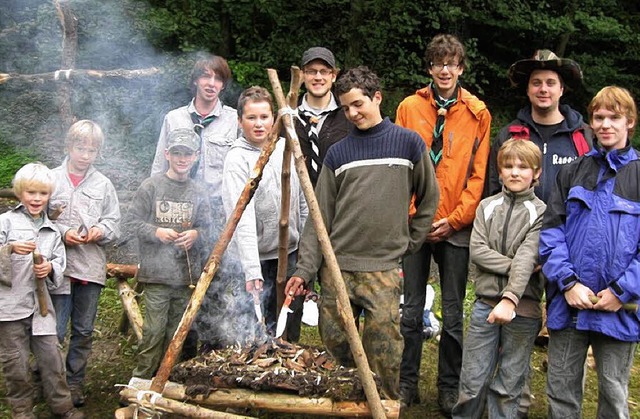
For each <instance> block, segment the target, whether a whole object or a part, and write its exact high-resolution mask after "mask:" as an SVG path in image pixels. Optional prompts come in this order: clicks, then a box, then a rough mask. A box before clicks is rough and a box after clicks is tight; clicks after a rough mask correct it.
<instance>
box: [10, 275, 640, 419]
mask: <svg viewBox="0 0 640 419" xmlns="http://www.w3.org/2000/svg"><path fill="white" fill-rule="evenodd" d="M467 294H468V297H467V300H466V312H467V313H468V312H469V311H470V307H471V304H472V302H473V298H472V295H473V290H472V285H469V289H468V292H467ZM435 310H436V312H437V311H438V306H437V303H436V306H435ZM121 314H122V308H121V305H120V300H119V297H118V292H117V290H116V288H115V283H114V282H112V281H109V282H108V285H107V287H106V288H105V289H104V291H103V292H102V295H101V297H100V307H99V312H98V319H97V321H96V331H95V341H94V348H93V353H92V355H91V358H90V360H89V368H88V371H87V379H86V391H87V404H86V406H85V407H84V408H83V409H82V410H83V411H84V412H85V413H86V414H87V417H88V418H109V417H113V412H114V411H115V410H116V409H117V408H118V407H119V405H118V402H119V397H118V391H119V390H118V388H117V387H115V386H116V385H117V384H126V383H127V382H128V381H129V378H130V377H131V371H132V370H133V367H134V363H135V352H136V346H135V344H134V343H135V339H134V338H132V336H131V335H127V336H122V335H121V334H119V332H118V325H119V322H120V318H121ZM302 343H305V344H310V345H316V346H320V344H321V343H320V339H319V336H318V332H317V329H316V328H312V327H307V326H305V327H303V331H302ZM437 356H438V346H437V342H436V341H435V340H434V339H431V340H429V341H426V342H425V344H424V350H423V357H422V368H421V377H420V397H421V399H422V403H421V404H420V405H417V406H412V407H411V408H408V409H406V410H405V411H403V413H402V415H401V417H402V418H404V419H412V418H440V417H442V416H441V415H440V413H439V411H438V408H437V403H436V398H437V388H436V375H437ZM545 356H546V353H545V350H544V349H543V348H536V349H535V351H534V354H533V362H532V365H533V381H532V387H533V395H534V401H533V406H532V407H531V410H530V417H531V418H545V417H547V413H546V409H547V403H546V396H545V393H544V385H545V379H546V378H545V371H544V368H543V361H544V359H545ZM629 394H630V398H629V405H630V409H631V417H632V418H640V396H639V395H640V355H638V354H636V361H635V363H634V366H633V369H632V372H631V384H630V387H629ZM596 404H597V381H596V375H595V372H594V371H591V370H589V371H588V374H587V384H586V392H585V401H584V409H583V416H584V417H585V418H594V417H596V407H597V406H596ZM36 412H37V414H38V417H39V418H45V419H46V418H50V417H52V416H51V415H50V413H49V410H48V408H47V406H46V405H45V404H43V403H41V404H39V405H38V406H37V407H36ZM248 414H249V415H253V416H260V417H269V418H275V417H282V415H279V414H264V413H261V412H250V413H248ZM8 417H10V412H9V409H8V406H7V403H6V399H5V388H4V382H3V380H2V377H0V418H8Z"/></svg>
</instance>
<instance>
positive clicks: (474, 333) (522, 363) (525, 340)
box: [452, 139, 546, 419]
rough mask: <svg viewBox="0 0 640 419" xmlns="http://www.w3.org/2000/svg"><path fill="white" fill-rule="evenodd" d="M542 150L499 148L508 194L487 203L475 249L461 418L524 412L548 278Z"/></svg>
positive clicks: (476, 228)
mask: <svg viewBox="0 0 640 419" xmlns="http://www.w3.org/2000/svg"><path fill="white" fill-rule="evenodd" d="M541 164H542V153H541V152H540V149H539V148H538V146H537V145H535V144H534V143H533V142H532V141H524V140H517V139H510V140H508V141H507V142H505V143H504V144H503V145H502V147H501V148H500V151H499V152H498V168H499V173H500V179H501V180H502V184H503V185H504V186H503V188H502V192H499V193H497V194H496V195H493V196H491V197H489V198H486V199H484V200H482V201H481V202H480V205H479V206H478V209H477V210H476V218H475V220H474V223H473V230H472V232H471V240H470V243H469V251H470V256H471V262H473V263H474V264H475V265H476V267H477V268H478V269H477V275H476V279H475V291H476V301H475V303H474V305H473V310H472V312H471V323H470V325H469V328H468V330H467V335H466V337H465V344H464V350H463V355H462V369H461V374H460V391H459V395H458V402H457V404H456V405H455V407H454V408H453V413H452V415H453V417H454V418H481V417H482V415H483V412H484V404H485V396H486V400H487V402H488V409H489V417H490V418H495V417H501V418H513V419H515V418H516V417H517V411H518V404H519V401H520V394H521V393H522V389H523V387H524V383H525V379H526V377H527V375H528V371H529V359H530V357H531V351H532V350H533V343H534V341H535V338H536V336H537V334H538V330H539V329H540V324H541V321H542V320H541V318H542V308H541V306H540V301H541V299H542V292H543V281H542V278H541V277H540V275H539V273H538V272H537V270H536V265H537V264H538V241H539V237H540V228H541V227H542V216H543V213H544V211H545V208H546V206H545V204H544V202H542V200H540V199H539V198H538V197H537V196H536V195H535V193H534V187H535V185H536V184H537V182H538V179H539V178H540V174H541V172H542V170H541Z"/></svg>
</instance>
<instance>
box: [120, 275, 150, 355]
mask: <svg viewBox="0 0 640 419" xmlns="http://www.w3.org/2000/svg"><path fill="white" fill-rule="evenodd" d="M118 294H119V295H120V300H121V301H122V307H123V308H124V312H125V313H126V315H127V319H129V324H130V325H131V328H132V329H133V333H134V334H135V335H136V338H137V339H138V343H140V342H142V325H143V323H144V322H143V320H142V314H141V313H140V306H139V305H138V300H137V299H136V297H137V295H138V294H137V293H136V292H135V291H134V290H133V288H131V286H130V285H129V283H128V282H127V281H126V280H124V279H120V280H118Z"/></svg>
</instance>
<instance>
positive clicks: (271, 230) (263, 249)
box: [222, 137, 308, 281]
mask: <svg viewBox="0 0 640 419" xmlns="http://www.w3.org/2000/svg"><path fill="white" fill-rule="evenodd" d="M284 142H285V140H284V139H283V138H281V139H280V140H279V141H278V143H277V144H276V147H275V150H274V151H273V154H272V155H271V158H270V159H269V162H268V163H267V164H266V166H265V167H264V170H263V173H262V180H261V181H260V184H259V185H258V188H257V189H256V192H255V194H254V196H253V198H252V199H251V201H250V202H249V203H248V204H247V207H246V209H245V211H244V213H243V215H242V218H241V219H240V222H239V223H238V226H237V228H236V231H235V233H234V239H235V240H236V241H237V244H238V249H239V252H240V260H241V261H242V267H243V270H244V274H245V280H246V281H251V280H254V279H263V278H262V272H261V268H260V261H261V260H269V259H277V258H278V234H279V233H278V231H279V230H278V220H279V218H280V198H281V195H282V190H281V178H280V176H281V172H282V159H283V152H284ZM260 152H261V149H260V148H258V147H256V146H254V145H252V144H251V143H249V142H248V141H247V140H246V139H245V138H244V137H240V138H238V139H237V140H236V141H235V142H234V143H233V146H232V147H231V149H230V150H229V152H228V153H227V156H226V158H225V161H224V172H223V176H222V200H223V203H224V209H225V212H226V215H227V218H229V216H230V215H231V213H232V212H233V209H234V208H235V206H236V202H237V201H238V198H239V197H240V194H241V193H242V190H243V189H244V186H245V184H246V183H247V180H248V179H249V178H250V177H251V174H252V172H253V168H254V166H255V164H256V162H257V161H258V157H259V156H260ZM307 215H308V209H307V202H306V200H305V199H304V195H303V193H302V188H301V187H300V180H299V179H298V175H297V173H296V171H295V168H294V165H293V161H292V163H291V200H290V207H289V253H291V252H293V251H295V250H297V249H298V242H299V240H300V233H301V232H302V228H303V227H304V223H305V221H306V219H307Z"/></svg>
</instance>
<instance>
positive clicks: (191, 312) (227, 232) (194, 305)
mask: <svg viewBox="0 0 640 419" xmlns="http://www.w3.org/2000/svg"><path fill="white" fill-rule="evenodd" d="M281 124H282V121H281V118H280V117H279V116H278V118H277V119H276V122H275V124H274V128H273V132H272V133H271V136H270V138H269V144H268V145H267V146H266V147H264V148H263V149H262V151H261V153H260V157H258V161H257V162H256V165H255V167H254V168H253V171H252V172H251V177H250V178H249V179H248V180H247V183H246V184H245V186H244V189H243V191H242V193H241V194H240V198H238V202H237V203H236V206H235V209H234V210H233V213H232V214H231V216H230V217H229V219H228V220H227V224H226V225H225V227H224V230H223V232H222V233H221V234H220V238H219V239H218V242H217V243H216V245H215V246H214V248H213V250H212V251H211V255H210V256H209V260H208V261H207V264H206V265H205V267H204V271H203V272H202V274H201V275H200V279H199V280H198V284H197V285H196V288H195V290H194V291H193V294H192V295H191V299H190V300H189V303H188V304H187V308H186V310H185V313H184V315H183V316H182V320H180V324H179V325H178V329H177V330H176V332H175V334H174V335H173V338H172V339H171V342H169V347H168V348H167V351H166V352H165V354H164V358H163V359H162V362H161V363H160V367H159V368H158V372H157V373H156V376H155V377H154V378H153V381H152V383H151V390H153V391H155V392H158V393H159V392H161V391H162V389H163V388H164V385H165V383H166V382H167V380H168V379H169V374H170V373H171V368H173V366H174V365H175V363H176V360H177V358H178V356H179V355H180V351H181V350H182V344H183V343H184V340H185V338H186V337H187V333H188V332H189V329H190V328H191V324H192V323H193V321H194V319H195V317H196V315H197V314H198V309H199V308H200V306H201V305H202V300H203V299H204V296H205V293H206V292H207V288H209V285H210V284H211V281H212V279H213V276H214V275H215V273H216V272H217V271H218V268H219V267H220V260H221V258H222V254H223V253H224V251H225V250H226V249H227V246H228V245H229V242H230V241H231V237H233V232H234V231H235V229H236V226H237V225H238V222H239V221H240V218H241V217H242V213H243V212H244V209H245V208H246V206H247V203H248V202H249V201H250V200H251V198H252V197H253V194H254V193H255V191H256V189H257V188H258V184H259V183H260V179H262V170H263V168H264V166H265V165H266V164H267V161H269V157H270V156H271V153H273V149H274V148H275V145H276V142H277V141H278V136H279V132H280V129H281Z"/></svg>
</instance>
